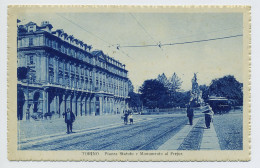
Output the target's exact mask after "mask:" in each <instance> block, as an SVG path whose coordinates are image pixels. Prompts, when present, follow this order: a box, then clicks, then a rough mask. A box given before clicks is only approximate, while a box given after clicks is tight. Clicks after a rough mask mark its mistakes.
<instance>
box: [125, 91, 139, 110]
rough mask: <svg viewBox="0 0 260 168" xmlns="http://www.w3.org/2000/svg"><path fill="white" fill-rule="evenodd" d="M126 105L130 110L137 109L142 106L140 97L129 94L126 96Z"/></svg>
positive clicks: (135, 94)
mask: <svg viewBox="0 0 260 168" xmlns="http://www.w3.org/2000/svg"><path fill="white" fill-rule="evenodd" d="M128 96H129V99H128V105H129V107H130V108H138V107H141V106H142V101H141V99H140V95H139V94H137V93H135V92H129V94H128Z"/></svg>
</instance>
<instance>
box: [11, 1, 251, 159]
mask: <svg viewBox="0 0 260 168" xmlns="http://www.w3.org/2000/svg"><path fill="white" fill-rule="evenodd" d="M250 21H251V20H250V7H249V6H37V5H35V6H29V5H28V6H15V5H14V6H9V8H8V159H9V160H31V161H249V160H250V45H251V44H250Z"/></svg>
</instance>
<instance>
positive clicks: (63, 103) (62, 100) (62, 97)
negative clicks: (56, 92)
mask: <svg viewBox="0 0 260 168" xmlns="http://www.w3.org/2000/svg"><path fill="white" fill-rule="evenodd" d="M65 101H66V100H65V94H62V95H61V100H60V114H62V113H64V112H66V106H65V105H66V103H65Z"/></svg>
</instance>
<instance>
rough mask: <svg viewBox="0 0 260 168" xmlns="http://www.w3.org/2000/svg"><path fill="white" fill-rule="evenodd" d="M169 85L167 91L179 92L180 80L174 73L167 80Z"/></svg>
mask: <svg viewBox="0 0 260 168" xmlns="http://www.w3.org/2000/svg"><path fill="white" fill-rule="evenodd" d="M169 83H170V86H169V90H170V91H172V92H176V91H177V90H179V89H180V88H181V85H182V81H181V78H179V77H178V76H177V74H176V73H175V72H174V73H173V75H172V77H171V78H170V79H169Z"/></svg>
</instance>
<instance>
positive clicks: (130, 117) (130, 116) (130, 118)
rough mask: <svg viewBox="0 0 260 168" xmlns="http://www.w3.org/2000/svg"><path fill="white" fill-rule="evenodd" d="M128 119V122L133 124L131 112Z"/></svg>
mask: <svg viewBox="0 0 260 168" xmlns="http://www.w3.org/2000/svg"><path fill="white" fill-rule="evenodd" d="M129 121H130V124H134V119H133V113H130V115H129Z"/></svg>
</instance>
